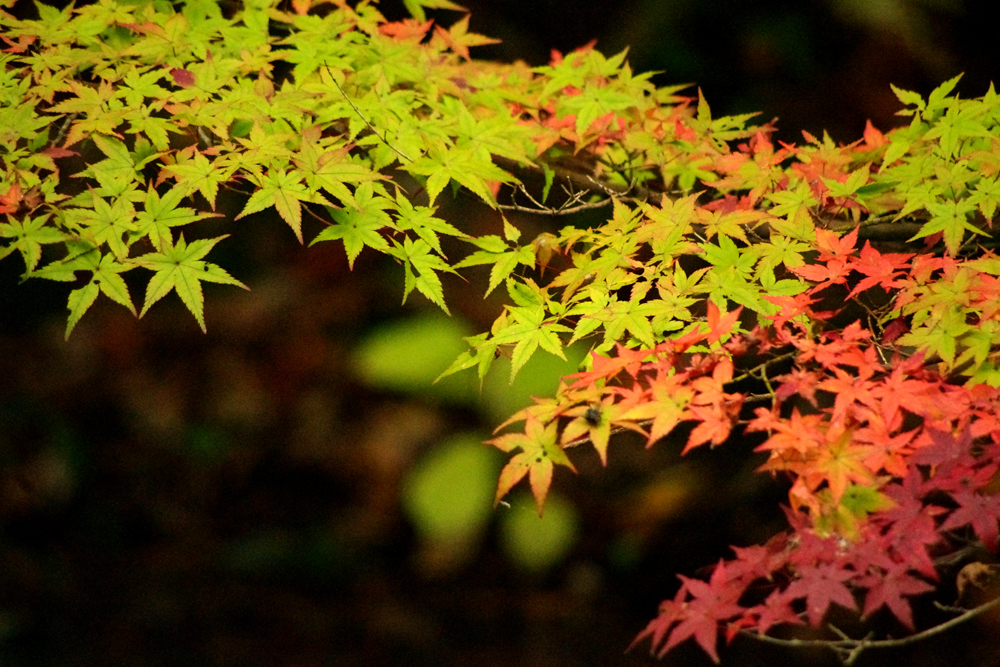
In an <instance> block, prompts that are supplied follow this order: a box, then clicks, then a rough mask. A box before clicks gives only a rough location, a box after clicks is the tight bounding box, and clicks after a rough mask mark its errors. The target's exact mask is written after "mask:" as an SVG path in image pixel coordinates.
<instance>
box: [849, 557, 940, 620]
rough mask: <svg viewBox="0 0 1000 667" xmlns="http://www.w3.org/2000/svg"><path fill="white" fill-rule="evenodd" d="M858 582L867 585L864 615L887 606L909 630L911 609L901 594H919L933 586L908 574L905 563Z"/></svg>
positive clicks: (911, 617)
mask: <svg viewBox="0 0 1000 667" xmlns="http://www.w3.org/2000/svg"><path fill="white" fill-rule="evenodd" d="M858 583H859V584H860V585H862V586H867V587H868V594H867V595H866V596H865V609H864V612H863V615H864V616H869V615H871V614H872V612H874V611H877V610H878V609H879V608H881V607H883V606H885V607H888V608H889V611H891V612H892V614H893V616H895V617H896V618H898V619H899V622H900V623H902V624H903V625H905V626H906V627H907V628H908V629H909V630H910V631H911V632H912V631H913V611H912V609H911V608H910V603H909V601H907V600H906V599H904V598H903V596H904V595H920V594H921V593H926V592H927V591H932V590H934V587H933V586H931V585H930V584H928V583H927V582H926V581H924V580H923V579H917V578H916V577H914V576H913V575H911V574H909V572H908V568H907V567H906V566H905V565H900V566H898V567H896V568H894V569H892V570H889V571H888V572H885V573H884V574H878V575H871V576H869V577H868V578H866V579H863V580H862V581H859V582H858Z"/></svg>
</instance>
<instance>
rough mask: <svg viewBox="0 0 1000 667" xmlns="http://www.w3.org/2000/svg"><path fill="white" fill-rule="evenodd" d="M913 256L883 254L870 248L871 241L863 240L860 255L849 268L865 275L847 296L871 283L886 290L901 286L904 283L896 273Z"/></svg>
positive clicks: (905, 268) (858, 292) (901, 270)
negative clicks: (863, 243)
mask: <svg viewBox="0 0 1000 667" xmlns="http://www.w3.org/2000/svg"><path fill="white" fill-rule="evenodd" d="M913 256H914V255H913V253H884V254H883V253H880V252H879V251H878V250H876V249H875V248H872V246H871V243H869V242H868V241H865V245H864V247H863V248H861V253H860V257H859V258H858V259H857V260H856V261H854V262H852V263H851V268H852V269H853V270H855V271H857V272H859V273H863V274H864V275H865V276H867V277H866V278H863V279H862V280H861V282H859V283H858V284H857V285H855V287H854V289H853V290H851V292H850V294H848V295H847V298H848V299H849V298H851V297H852V296H854V295H855V294H860V293H861V292H864V291H865V290H866V289H868V288H869V287H872V286H873V285H881V286H882V289H883V290H885V291H886V292H889V290H890V289H894V288H898V287H902V286H903V285H904V284H905V283H904V282H903V281H902V280H899V279H898V274H899V273H900V272H905V271H906V270H907V269H908V268H909V261H910V260H911V259H912V258H913Z"/></svg>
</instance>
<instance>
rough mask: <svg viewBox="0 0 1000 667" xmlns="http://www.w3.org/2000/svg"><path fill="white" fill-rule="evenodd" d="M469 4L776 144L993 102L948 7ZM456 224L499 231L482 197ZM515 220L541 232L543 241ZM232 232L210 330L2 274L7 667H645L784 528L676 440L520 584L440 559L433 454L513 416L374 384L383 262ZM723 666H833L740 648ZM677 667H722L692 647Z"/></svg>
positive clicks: (388, 5)
mask: <svg viewBox="0 0 1000 667" xmlns="http://www.w3.org/2000/svg"><path fill="white" fill-rule="evenodd" d="M400 4H401V3H400ZM466 4H467V5H468V6H469V8H470V9H471V10H472V22H471V28H472V29H473V30H474V31H476V32H481V33H484V34H488V35H491V36H496V37H500V38H502V39H503V40H504V41H503V44H502V45H498V46H492V47H484V48H480V49H478V56H479V57H484V58H494V59H503V60H511V59H518V58H520V59H525V60H527V61H528V62H530V63H532V64H544V63H545V62H546V61H547V60H548V58H549V49H550V48H553V47H555V48H558V49H561V50H563V51H568V50H572V49H573V48H575V47H578V46H580V45H582V44H584V43H586V42H587V41H589V40H591V39H593V38H596V39H597V40H598V43H597V47H598V48H599V49H601V50H602V51H604V52H606V53H611V52H616V51H618V50H620V49H621V48H624V47H625V46H626V45H631V51H630V61H631V63H632V65H633V67H634V68H635V69H636V70H637V71H645V70H658V71H662V73H661V74H658V75H657V79H656V81H657V82H658V83H661V84H664V85H666V84H672V83H678V82H691V83H694V84H697V85H699V86H701V88H702V90H703V91H704V94H705V96H706V98H707V99H708V101H709V103H710V104H711V105H712V107H713V112H714V113H715V114H716V115H718V114H735V113H745V112H748V111H758V110H759V111H762V112H763V113H762V116H761V118H762V120H765V121H766V120H770V119H771V118H773V117H775V116H777V117H779V119H780V120H779V123H778V126H779V128H780V134H779V138H780V139H782V140H785V141H797V140H798V139H799V134H798V132H799V130H801V129H806V130H809V131H810V132H813V133H814V134H819V133H820V132H822V130H823V129H824V128H826V129H828V130H829V131H830V133H831V135H832V136H833V137H834V139H836V140H838V141H845V142H847V141H853V140H855V139H857V138H860V136H861V132H862V129H863V128H864V123H865V120H866V119H869V118H870V119H872V121H873V122H874V123H875V124H876V125H877V126H878V127H880V128H881V129H888V128H889V127H891V126H893V125H894V124H896V123H899V122H901V121H905V119H900V118H899V117H896V116H894V115H893V114H894V112H895V111H896V110H897V109H898V106H899V105H898V104H897V102H896V99H895V97H894V96H893V95H892V93H891V91H890V90H889V87H888V84H889V83H890V82H892V83H894V84H896V85H898V86H901V87H904V88H908V89H913V90H917V91H919V92H921V93H922V94H926V93H928V92H929V91H930V90H931V89H932V88H933V87H934V86H936V85H937V84H939V83H940V82H942V81H944V80H945V79H947V78H950V77H952V76H954V75H955V74H957V73H959V72H962V71H964V72H966V76H965V79H964V80H963V82H962V84H961V85H960V86H959V90H960V91H961V92H962V93H963V94H965V95H969V96H978V95H982V94H983V93H984V92H985V90H986V88H987V86H988V82H989V81H990V79H991V77H992V76H993V73H994V72H995V71H996V69H997V68H996V65H997V63H996V59H997V55H996V54H997V49H996V48H995V44H996V39H995V35H994V30H995V29H994V28H993V27H992V24H991V23H990V22H989V21H987V20H985V17H984V16H983V15H982V14H981V13H980V9H981V8H980V7H978V6H977V5H973V4H972V3H966V2H960V1H959V0H952V1H950V2H949V1H947V0H938V1H932V0H927V1H925V2H916V1H906V0H897V1H893V0H881V1H879V2H874V1H864V0H855V1H854V2H836V1H834V0H830V1H829V2H774V1H762V2H753V1H743V2H696V1H694V0H677V1H675V2H667V1H663V2H655V1H652V0H619V1H617V2H614V3H605V2H601V3H586V2H583V3H579V2H578V3H565V2H556V1H555V0H534V1H532V2H528V1H526V0H511V1H508V2H492V1H491V2H486V1H485V0H478V1H476V2H469V3H466ZM20 6H21V5H20V3H19V7H20ZM381 8H382V10H383V11H384V12H385V13H386V14H387V15H390V16H400V14H399V9H398V7H397V4H396V3H394V2H391V1H390V0H385V2H383V3H382V4H381ZM432 15H433V16H435V17H438V18H441V19H442V20H443V22H444V23H445V24H446V25H447V24H448V23H450V22H451V21H452V20H454V18H455V17H456V16H457V15H455V14H452V13H432ZM473 53H474V54H477V51H474V52H473ZM694 90H695V89H694V88H692V91H694ZM228 206H229V207H230V213H232V212H233V211H236V210H238V206H239V202H238V201H230V202H229V203H228ZM445 214H446V215H448V216H449V217H450V218H451V219H453V220H461V221H462V223H463V224H466V225H473V226H481V227H482V228H483V229H489V228H490V227H489V226H490V225H496V224H498V223H497V221H496V220H495V218H494V217H491V216H492V214H491V213H490V212H489V211H487V210H484V209H482V208H479V207H476V206H475V205H474V204H471V203H470V202H469V201H468V199H467V198H466V199H460V200H459V201H457V202H455V203H453V204H450V205H448V206H447V207H446V209H445ZM515 222H516V224H518V225H520V226H522V227H523V228H524V229H525V230H526V231H525V234H526V235H529V237H530V234H531V232H532V231H538V230H540V229H542V228H543V227H544V226H545V225H547V224H549V223H548V221H545V220H541V221H539V220H533V221H528V220H516V221H515ZM206 224H207V223H206ZM238 224H239V228H238V229H237V228H235V227H233V228H232V229H229V228H228V227H225V226H223V227H220V228H219V231H218V233H223V232H225V231H232V232H234V236H233V238H231V239H229V240H228V241H226V242H224V243H222V244H220V246H219V247H218V255H216V261H218V262H219V263H220V264H222V265H223V266H224V267H225V268H227V269H228V270H230V272H231V273H233V275H235V276H236V277H238V278H239V279H241V280H243V281H244V282H245V283H247V284H248V285H250V287H251V288H252V291H251V292H248V293H244V292H242V291H240V290H236V289H233V288H222V287H220V288H218V289H215V287H216V286H209V287H208V288H207V289H206V313H207V322H208V328H209V332H208V334H207V335H203V334H201V333H200V331H199V330H198V328H197V326H196V324H195V322H194V320H193V319H192V318H191V316H190V315H189V314H188V313H187V312H186V311H185V310H184V309H183V306H182V305H181V304H180V302H179V299H177V297H176V296H175V295H170V296H169V297H167V298H166V299H165V300H164V301H163V302H162V303H160V304H158V305H157V306H155V307H154V308H153V309H152V311H151V312H150V314H148V315H147V316H146V317H145V318H143V320H141V321H138V322H137V321H135V320H134V319H133V318H132V317H131V315H130V314H128V313H127V312H126V311H125V310H123V309H121V308H120V307H118V306H114V305H112V304H110V302H109V301H108V300H106V299H103V298H102V299H100V300H99V301H98V302H97V304H96V305H95V306H94V308H93V309H92V311H91V312H90V313H88V314H87V315H86V316H85V318H84V319H83V321H82V322H81V323H80V325H79V326H78V327H77V330H76V331H75V332H74V334H73V337H72V339H71V340H70V341H69V342H68V343H67V342H63V331H64V326H65V313H66V310H65V298H66V286H64V285H60V284H51V283H45V282H42V281H29V282H28V283H26V284H23V285H19V284H18V281H19V273H20V270H21V269H22V267H21V266H20V260H19V259H18V258H16V257H11V258H8V259H7V260H5V261H3V262H0V314H2V315H0V665H3V666H5V667H6V666H8V665H24V666H35V665H53V666H54V665H107V664H117V665H226V666H228V665H247V666H251V665H266V666H271V665H275V666H277V665H397V664H406V665H466V664H477V665H484V666H486V665H512V664H516V665H548V664H559V665H567V666H573V665H640V664H647V662H649V659H648V657H647V648H648V647H647V646H645V645H644V646H640V647H639V648H637V649H636V650H634V651H632V652H631V653H628V654H625V653H624V649H625V648H626V646H627V645H628V644H629V642H630V641H631V639H632V638H633V637H634V636H635V634H636V633H637V632H638V631H639V630H641V629H642V627H644V625H645V624H646V623H647V622H648V620H649V619H650V618H652V616H653V615H654V614H655V610H656V605H657V603H658V601H659V600H660V599H662V598H664V597H667V596H669V595H672V593H673V592H674V590H675V587H676V579H675V577H674V574H675V573H677V572H680V573H683V574H686V575H689V576H692V575H696V574H698V573H699V568H700V567H702V566H704V565H707V564H710V563H712V562H714V561H716V560H717V559H718V558H719V557H722V556H726V555H728V552H727V550H726V545H727V544H731V543H736V544H741V545H745V544H748V543H752V542H755V541H759V540H761V539H764V538H765V537H766V536H767V535H768V534H769V533H771V532H773V531H774V530H777V529H779V528H780V526H781V524H780V521H779V520H778V518H777V516H776V509H775V505H776V502H777V501H778V500H780V498H781V497H782V495H783V492H784V491H783V489H782V488H780V486H778V485H771V484H770V483H768V481H767V480H766V479H761V478H758V477H756V476H753V475H751V474H750V471H752V469H753V461H750V460H748V459H747V458H746V453H747V451H748V449H749V446H750V445H752V443H729V444H728V445H727V446H726V447H723V448H720V449H719V450H718V451H716V452H706V453H698V454H696V455H694V456H692V457H690V458H689V460H686V461H685V462H684V463H683V465H680V466H678V461H677V451H678V449H679V447H678V446H677V445H676V443H675V444H671V443H662V444H661V445H658V446H657V447H655V448H654V449H653V450H651V451H645V450H643V449H642V447H641V444H640V443H636V442H632V441H629V440H627V439H623V440H619V441H616V442H614V443H612V449H611V463H610V466H609V468H608V469H601V468H600V466H599V464H597V463H596V461H595V460H593V458H588V457H587V455H586V454H583V453H581V454H579V455H577V456H576V459H575V460H576V461H577V463H578V468H579V469H580V475H579V476H572V475H570V474H561V473H560V474H557V475H556V479H555V489H556V490H557V491H558V492H559V493H560V494H562V495H563V496H564V497H566V498H568V499H569V500H570V501H571V502H572V503H573V505H574V506H575V507H576V511H577V512H578V515H579V517H580V521H581V528H580V531H579V533H578V539H577V541H576V542H575V545H574V546H573V548H572V549H571V551H570V552H569V554H568V555H567V556H566V557H565V559H564V560H563V561H561V562H560V563H559V565H558V566H557V567H554V568H552V569H550V570H547V571H541V572H528V571H525V570H524V569H523V568H520V567H518V565H517V564H516V563H514V562H512V560H511V558H509V557H507V556H505V555H504V553H503V551H502V549H501V548H500V544H501V537H500V535H499V531H498V529H497V523H498V519H494V520H493V522H492V523H491V524H490V526H489V527H488V528H487V531H486V532H485V533H484V534H483V535H482V537H481V539H480V540H479V541H478V542H476V543H475V545H474V547H473V551H472V553H470V554H466V555H465V557H463V558H459V559H457V560H455V561H454V562H445V564H444V565H439V566H436V567H428V566H427V561H426V558H425V556H426V554H425V546H426V545H425V544H423V542H422V541H421V536H420V535H419V534H418V531H417V529H416V528H415V526H414V525H413V523H412V522H411V521H410V520H409V519H408V518H407V515H406V514H405V513H404V512H403V511H402V509H401V503H400V494H401V489H402V488H403V485H404V483H405V480H406V479H407V477H408V475H409V474H410V473H411V471H412V470H413V467H414V465H416V463H417V462H418V461H420V460H421V457H423V456H424V455H426V454H427V453H428V452H430V451H432V450H433V449H434V447H435V445H436V443H438V442H440V441H441V440H442V439H445V438H447V437H448V436H449V435H451V434H454V433H459V432H468V431H479V432H484V433H488V432H489V431H490V430H491V429H492V428H493V426H494V425H495V424H496V423H497V419H498V418H497V417H496V416H495V415H493V414H492V413H491V412H490V411H489V409H488V406H485V407H484V406H483V405H482V401H480V400H478V399H474V400H471V401H469V402H467V403H464V404H463V403H459V404H456V403H454V402H450V401H446V400H442V399H440V398H439V397H438V396H437V395H435V394H434V393H433V392H432V391H430V390H428V391H427V392H423V393H422V392H420V391H400V390H386V389H384V388H379V387H378V386H373V385H372V383H371V382H366V381H365V380H364V378H363V377H361V374H360V373H359V372H358V368H357V365H356V362H355V360H356V358H357V350H358V347H359V345H361V344H363V342H364V341H365V340H366V339H367V338H368V337H369V336H370V334H371V332H372V331H373V330H377V328H378V327H381V326H383V325H385V324H386V323H387V322H394V321H397V320H400V319H405V318H408V317H416V316H419V315H421V314H422V313H424V312H426V311H428V310H432V308H431V307H429V306H428V305H427V304H426V303H425V302H423V301H422V300H421V299H420V297H419V296H413V297H411V301H410V305H408V306H406V307H405V308H401V307H400V306H399V300H400V295H401V291H402V276H401V274H400V273H399V271H398V270H397V268H396V267H395V266H394V265H393V264H392V263H391V262H385V261H381V260H379V259H377V258H375V257H373V256H371V255H370V254H369V253H368V252H366V253H363V254H362V256H361V258H360V259H359V261H358V262H357V264H356V265H355V267H354V271H353V272H351V271H348V268H347V265H346V261H345V259H344V256H343V252H342V250H341V249H340V247H339V246H338V245H336V244H323V245H320V246H317V247H315V248H313V249H309V250H306V249H303V248H300V247H299V246H298V245H297V244H296V243H295V241H294V239H293V238H292V235H291V234H290V233H289V232H288V230H287V229H286V228H285V226H284V225H283V223H281V222H280V221H276V220H272V219H266V218H265V217H264V216H251V217H250V218H249V219H247V220H246V221H241V222H240V223H238ZM559 224H562V221H560V223H559ZM316 231H317V229H312V230H307V235H308V236H311V235H314V234H315V233H316ZM494 233H495V232H494ZM470 276H471V277H470V283H464V282H462V281H460V280H451V281H449V282H448V284H447V285H446V290H447V291H446V296H447V298H448V301H449V304H451V305H452V310H453V312H454V313H455V314H456V316H457V317H459V318H461V319H462V320H463V321H465V322H467V323H468V326H469V328H470V330H471V331H474V332H478V331H482V330H485V329H486V328H487V327H488V326H489V324H490V322H491V321H492V319H493V318H494V317H496V315H497V314H498V312H499V301H497V300H496V299H491V300H488V301H483V299H482V294H481V291H480V286H481V285H483V284H485V282H484V280H482V276H476V275H475V274H470ZM133 298H134V299H136V300H137V301H139V300H141V292H138V293H134V294H133ZM680 475H683V476H684V479H685V480H689V482H690V483H686V485H685V486H684V489H685V490H684V492H683V493H681V494H680V495H678V494H677V493H676V480H677V479H678V476H680ZM690 480H694V481H690ZM671 494H674V495H671ZM503 511H511V512H514V511H530V510H529V509H528V508H525V507H523V506H522V507H513V508H512V509H510V510H505V509H504V508H501V509H500V510H498V513H500V512H503ZM947 585H948V584H947V583H946V588H947ZM947 601H948V600H945V602H947ZM940 620H941V619H940V618H939V617H936V616H934V615H933V613H932V612H931V611H929V610H926V609H923V610H921V611H920V613H918V622H923V623H924V624H925V625H926V624H929V623H933V622H939V621H940ZM876 621H877V622H879V623H882V622H883V621H884V624H883V625H881V626H879V629H880V630H882V631H886V632H890V633H896V634H899V633H900V629H899V628H898V627H895V626H893V625H892V624H891V622H889V621H887V620H886V619H882V618H880V619H876ZM844 623H845V627H847V628H848V629H850V630H852V631H855V634H856V636H860V634H863V632H862V631H861V629H860V628H854V627H851V625H850V622H849V621H847V620H844ZM996 632H997V625H996V621H995V619H994V620H993V621H989V620H987V621H984V622H983V623H975V624H969V625H968V626H967V627H966V628H963V629H961V630H959V631H956V632H953V633H950V634H948V635H945V636H943V637H941V638H939V639H937V640H935V641H934V642H928V643H926V644H921V645H919V646H917V647H914V648H913V649H912V650H910V651H898V652H892V653H889V652H886V653H884V654H880V653H875V652H872V653H870V654H866V655H865V656H863V657H862V658H861V660H859V661H858V663H857V664H858V665H875V664H882V663H883V662H885V663H888V662H890V661H891V662H892V663H894V664H895V663H899V662H901V661H909V662H911V663H912V664H914V665H939V664H940V665H946V664H947V665H952V664H970V665H992V664H1000V661H998V659H997V655H996V648H995V646H993V645H995V641H992V640H991V639H990V637H991V635H992V636H993V637H995V633H996ZM991 646H992V647H991ZM723 658H724V661H725V662H726V663H727V664H741V665H754V664H768V663H773V662H774V661H780V662H781V663H782V664H810V665H813V664H815V665H823V664H836V663H835V662H832V661H830V659H829V656H828V655H826V654H824V653H821V652H806V651H801V652H794V651H785V650H777V649H773V650H772V649H771V648H770V647H764V646H762V645H758V644H755V643H753V642H750V641H746V640H738V641H737V642H736V645H735V646H734V647H733V648H732V649H724V652H723ZM663 664H666V665H671V664H708V659H707V658H706V657H705V656H704V655H702V654H701V653H699V652H698V651H697V650H696V649H693V648H690V647H686V646H685V647H682V648H681V649H679V650H678V651H676V652H674V653H671V654H670V655H669V656H668V657H667V658H666V659H665V660H664V662H663Z"/></svg>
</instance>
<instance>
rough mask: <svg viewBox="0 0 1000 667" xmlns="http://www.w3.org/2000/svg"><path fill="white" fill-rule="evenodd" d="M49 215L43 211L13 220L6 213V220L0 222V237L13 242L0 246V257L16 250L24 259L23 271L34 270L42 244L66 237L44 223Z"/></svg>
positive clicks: (39, 256)
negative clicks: (39, 213)
mask: <svg viewBox="0 0 1000 667" xmlns="http://www.w3.org/2000/svg"><path fill="white" fill-rule="evenodd" d="M49 217H50V216H49V214H48V213H44V214H42V215H38V216H35V217H34V218H32V217H30V216H25V217H24V218H23V219H22V220H15V219H13V218H11V217H10V216H9V215H8V216H7V220H8V222H6V223H0V237H3V238H8V239H14V242H13V243H11V244H10V245H6V246H4V247H2V248H0V259H3V258H4V257H6V256H7V255H9V254H11V253H12V252H14V251H15V250H17V251H19V252H20V253H21V257H22V258H23V259H24V268H25V271H26V272H27V273H31V272H32V271H34V270H35V267H36V266H38V261H39V260H40V259H41V258H42V246H43V245H45V244H48V243H59V242H61V241H64V240H65V239H66V235H65V234H64V233H63V232H61V231H59V230H58V229H56V228H55V227H53V226H51V225H47V224H45V223H47V222H48V220H49Z"/></svg>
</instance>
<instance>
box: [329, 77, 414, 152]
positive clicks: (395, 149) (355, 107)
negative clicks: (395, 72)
mask: <svg viewBox="0 0 1000 667" xmlns="http://www.w3.org/2000/svg"><path fill="white" fill-rule="evenodd" d="M329 67H330V66H329V65H327V68H328V69H329ZM330 80H331V81H333V85H335V86H336V87H337V90H339V91H340V94H341V95H343V96H344V99H345V100H347V103H348V104H350V105H351V108H352V109H354V113H356V114H358V118H360V119H361V120H363V121H365V125H367V126H368V129H369V130H371V131H372V132H373V133H374V134H375V136H376V137H378V138H379V139H381V140H382V143H383V144H385V145H386V146H388V147H389V148H391V149H392V150H393V151H394V152H395V153H396V154H397V155H399V156H400V157H402V158H403V159H405V160H406V161H407V162H413V160H412V159H411V158H410V157H409V156H408V155H406V154H405V153H403V152H402V151H401V150H399V149H398V148H396V147H395V146H393V145H392V144H390V143H389V142H388V141H386V138H385V137H383V136H382V135H381V134H379V131H378V130H376V129H375V128H374V127H373V126H372V124H371V123H369V122H368V119H367V118H365V115H364V114H363V113H361V110H360V109H358V107H357V106H355V104H354V102H352V101H351V98H350V97H348V96H347V93H345V92H344V89H343V88H341V87H340V84H339V83H337V78H336V77H335V76H333V75H332V74H331V75H330Z"/></svg>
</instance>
